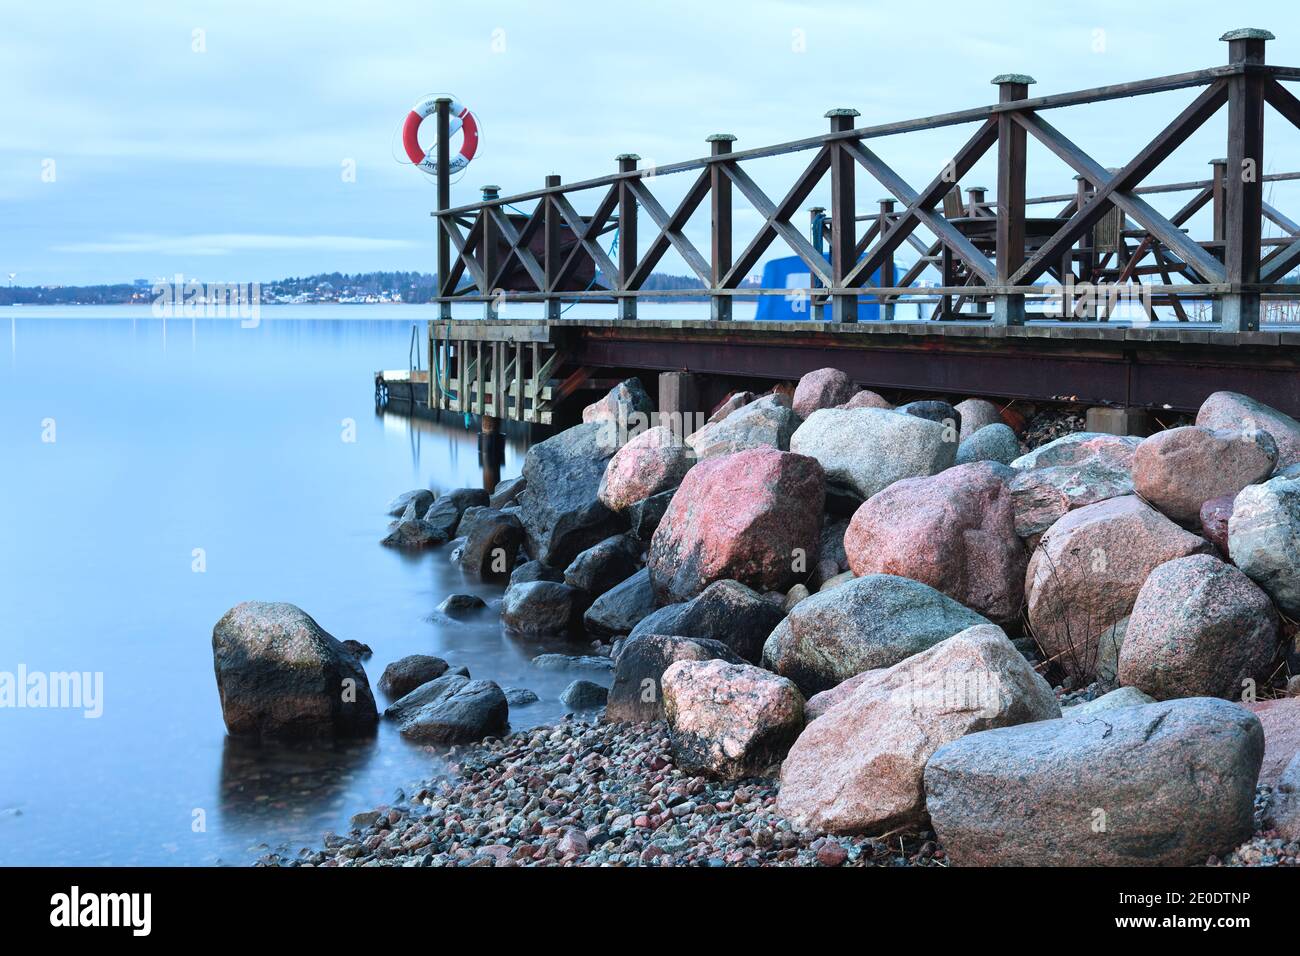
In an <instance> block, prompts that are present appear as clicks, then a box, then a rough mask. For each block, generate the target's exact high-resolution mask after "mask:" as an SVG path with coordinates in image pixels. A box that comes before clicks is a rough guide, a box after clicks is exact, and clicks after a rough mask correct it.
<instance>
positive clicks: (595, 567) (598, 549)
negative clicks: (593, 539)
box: [564, 534, 641, 598]
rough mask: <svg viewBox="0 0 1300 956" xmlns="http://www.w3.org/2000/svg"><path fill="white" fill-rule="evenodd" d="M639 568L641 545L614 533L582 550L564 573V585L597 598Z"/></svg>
mask: <svg viewBox="0 0 1300 956" xmlns="http://www.w3.org/2000/svg"><path fill="white" fill-rule="evenodd" d="M640 567H641V542H639V541H637V539H636V538H634V537H632V536H631V535H627V534H616V535H612V536H611V537H608V538H606V539H605V540H604V541H600V542H598V543H596V544H594V545H592V546H591V547H590V548H588V549H587V550H586V551H583V552H582V553H581V554H579V555H578V556H577V557H576V558H574V559H573V563H572V564H570V565H569V566H568V567H567V568H565V570H564V583H565V584H567V585H568V586H569V587H571V588H577V589H578V590H579V591H585V592H587V597H588V598H597V597H600V595H602V594H604V593H605V592H606V591H608V590H609V589H610V588H612V587H613V586H614V585H616V584H619V583H620V582H622V581H626V580H627V579H628V578H630V577H631V576H632V575H633V574H635V573H636V572H637V570H638V569H639V568H640Z"/></svg>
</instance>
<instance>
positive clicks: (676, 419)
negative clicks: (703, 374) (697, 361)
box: [659, 372, 700, 438]
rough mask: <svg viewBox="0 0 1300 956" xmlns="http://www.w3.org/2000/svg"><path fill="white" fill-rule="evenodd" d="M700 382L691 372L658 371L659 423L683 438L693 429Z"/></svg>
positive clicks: (698, 402) (698, 403)
mask: <svg viewBox="0 0 1300 956" xmlns="http://www.w3.org/2000/svg"><path fill="white" fill-rule="evenodd" d="M699 385H700V383H699V382H698V381H697V379H696V376H695V375H694V374H693V373H691V372H660V373H659V424H660V425H667V426H668V427H669V428H672V429H673V430H674V431H675V432H676V433H677V434H679V435H681V437H682V438H685V437H686V436H687V435H689V434H691V432H693V431H694V430H695V427H694V426H695V417H696V415H697V413H698V412H699V411H700V388H699Z"/></svg>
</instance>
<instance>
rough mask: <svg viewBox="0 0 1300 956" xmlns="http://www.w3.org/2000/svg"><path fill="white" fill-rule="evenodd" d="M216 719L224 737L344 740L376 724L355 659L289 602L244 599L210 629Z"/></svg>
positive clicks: (366, 685) (371, 701) (367, 685)
mask: <svg viewBox="0 0 1300 956" xmlns="http://www.w3.org/2000/svg"><path fill="white" fill-rule="evenodd" d="M212 663H213V668H214V670H215V671H216V675H217V693H218V694H219V695H220V697H221V716H222V717H223V718H224V719H225V722H226V730H227V731H229V733H230V735H231V736H232V737H243V736H259V735H260V736H263V737H334V736H337V737H348V736H359V735H363V734H368V733H370V732H371V731H373V730H374V727H375V724H376V723H378V722H379V714H378V712H377V711H376V710H375V699H374V697H373V696H372V695H371V693H370V682H369V681H368V680H366V672H365V671H364V670H363V669H362V668H361V664H360V663H359V662H358V661H357V659H356V657H355V656H354V655H353V654H352V653H351V652H350V651H349V650H348V649H347V648H345V647H344V646H343V644H342V643H341V642H339V641H337V640H335V639H334V638H333V637H332V636H331V635H330V634H329V633H328V632H326V631H325V629H324V628H322V627H321V626H320V625H319V624H317V623H316V622H315V621H314V620H312V619H311V617H310V616H309V615H308V614H307V613H306V612H305V611H303V610H302V609H301V608H298V607H295V606H294V605H292V604H280V603H267V602H264V601H245V602H244V603H242V604H237V605H235V606H234V607H233V608H231V609H230V610H229V611H227V612H226V613H225V614H224V615H222V618H221V620H219V621H217V624H216V626H215V627H214V628H213V629H212Z"/></svg>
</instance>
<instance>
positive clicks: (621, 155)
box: [614, 153, 641, 162]
mask: <svg viewBox="0 0 1300 956" xmlns="http://www.w3.org/2000/svg"><path fill="white" fill-rule="evenodd" d="M614 158H615V159H630V160H633V161H634V162H635V161H636V160H639V159H640V158H641V157H640V156H638V155H637V154H636V153H619V154H618V155H617V156H615V157H614Z"/></svg>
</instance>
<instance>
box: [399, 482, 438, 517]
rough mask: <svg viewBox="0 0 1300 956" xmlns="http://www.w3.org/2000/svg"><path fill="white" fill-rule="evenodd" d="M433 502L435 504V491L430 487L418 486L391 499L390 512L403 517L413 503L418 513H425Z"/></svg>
mask: <svg viewBox="0 0 1300 956" xmlns="http://www.w3.org/2000/svg"><path fill="white" fill-rule="evenodd" d="M431 504H433V492H432V491H430V490H429V489H428V488H416V489H415V490H414V491H404V492H402V494H400V495H398V496H397V497H396V498H394V499H393V500H392V501H390V502H389V503H388V514H389V515H390V516H392V517H394V518H398V517H401V516H402V515H403V514H405V513H406V509H407V508H409V507H410V506H411V505H414V506H415V510H416V512H417V513H418V514H424V513H425V512H426V511H428V510H429V505H431Z"/></svg>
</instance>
